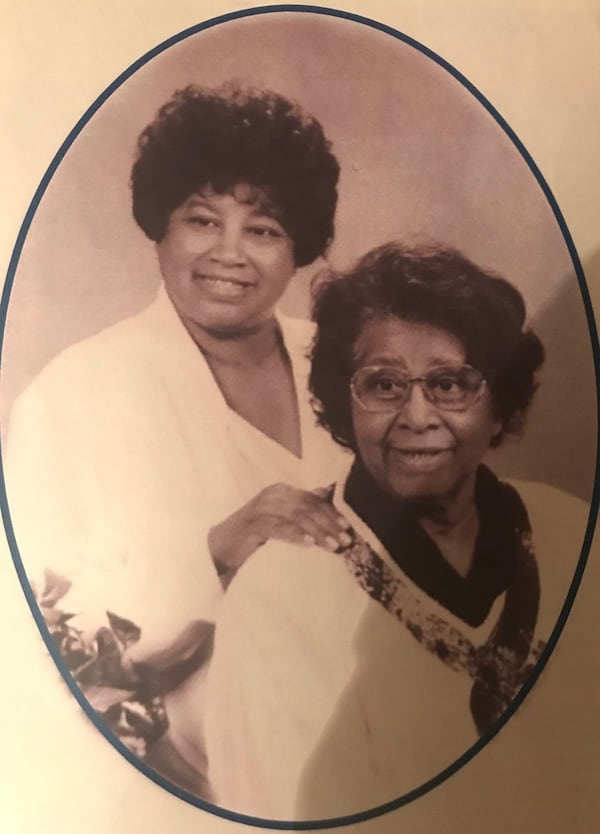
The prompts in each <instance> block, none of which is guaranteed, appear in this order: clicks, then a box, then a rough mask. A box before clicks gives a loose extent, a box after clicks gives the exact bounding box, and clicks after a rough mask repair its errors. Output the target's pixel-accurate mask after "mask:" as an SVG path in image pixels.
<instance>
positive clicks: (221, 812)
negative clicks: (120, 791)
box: [0, 4, 600, 831]
mask: <svg viewBox="0 0 600 834" xmlns="http://www.w3.org/2000/svg"><path fill="white" fill-rule="evenodd" d="M273 12H295V13H301V14H302V13H310V14H323V15H329V16H330V17H339V18H343V19H345V20H352V21H354V22H355V23H361V24H363V25H366V26H370V27H371V28H373V29H378V30H379V31H381V32H385V33H386V34H388V35H391V36H392V37H394V38H397V39H398V40H401V41H403V42H404V43H406V44H408V45H409V46H412V47H413V48H415V49H417V50H418V51H419V52H421V53H423V54H424V55H426V56H427V57H429V58H431V60H433V61H435V63H436V64H438V65H439V66H441V67H442V68H443V69H445V70H446V71H447V72H449V73H450V74H451V75H452V76H453V77H454V78H456V79H457V80H458V81H459V82H460V83H461V84H462V85H463V87H465V88H466V89H467V90H468V91H469V92H470V93H471V94H472V95H473V96H474V97H475V98H476V99H477V100H478V101H479V102H480V104H482V105H483V106H484V107H485V109H486V110H487V111H488V113H490V115H491V116H493V118H494V119H495V120H496V122H497V123H498V124H499V126H500V127H501V128H502V130H504V132H505V133H506V134H507V136H508V137H509V138H510V139H511V141H512V142H513V144H514V145H515V147H516V148H517V150H518V151H519V153H520V154H521V156H522V157H523V159H524V160H525V162H526V163H527V165H528V166H529V169H530V170H531V173H532V174H533V176H534V177H535V179H536V180H537V182H538V185H539V186H540V188H541V189H542V191H543V192H544V195H545V197H546V199H547V200H548V203H549V204H550V207H551V208H552V212H553V214H554V217H555V219H556V221H557V223H558V225H559V228H560V230H561V232H562V235H563V238H564V241H565V243H566V245H567V249H568V250H569V254H570V256H571V261H572V263H573V267H574V269H575V273H576V275H577V281H578V283H579V289H580V292H581V297H582V301H583V304H584V307H585V314H586V319H587V323H588V328H589V334H590V341H591V346H592V353H593V359H594V371H595V380H596V423H597V430H596V435H597V442H596V467H595V476H594V486H593V490H592V499H591V507H590V516H589V518H588V523H587V527H586V532H585V536H584V539H583V545H582V548H581V555H580V557H579V560H578V562H577V567H576V569H575V572H574V575H573V580H572V582H571V585H570V586H569V590H568V593H567V597H566V599H565V603H564V605H563V607H562V609H561V612H560V615H559V617H558V620H557V622H556V625H555V627H554V629H553V631H552V634H551V635H550V638H549V640H548V643H547V645H546V648H545V649H544V651H543V652H542V654H541V656H540V658H539V660H538V662H537V664H536V666H535V668H534V670H533V671H532V673H531V675H530V676H529V678H528V679H527V681H526V682H525V683H524V684H523V686H522V688H521V689H520V691H519V692H518V693H517V695H516V696H515V698H514V699H513V701H512V702H511V704H510V706H509V707H508V708H507V709H506V710H505V712H504V713H503V715H502V716H501V717H500V718H499V719H498V721H497V722H496V723H495V724H494V725H493V727H491V729H490V730H488V732H487V733H486V734H485V735H484V736H482V737H481V738H480V739H479V740H478V741H477V742H476V743H475V744H474V745H472V746H471V747H470V748H468V750H466V751H465V752H464V753H463V754H462V755H461V756H460V757H459V758H458V759H456V760H455V761H454V762H452V764H450V765H448V767H446V768H444V770H442V771H441V772H440V773H438V774H437V775H436V776H434V777H433V778H431V779H428V780H427V781H426V782H424V783H423V784H422V785H420V786H419V787H417V788H414V789H413V790H412V791H409V792H408V793H406V794H403V795H402V796H401V797H399V798H398V799H394V800H392V801H390V802H387V803H385V804H384V805H379V806H377V807H376V808H371V809H369V810H367V811H362V812H360V813H356V814H351V815H348V816H343V817H333V818H330V819H325V820H303V821H294V820H270V819H262V818H260V817H252V816H248V815H245V814H238V813H236V812H234V811H229V810H227V809H226V808H221V807H219V806H218V805H213V804H211V803H209V802H205V801H203V800H201V799H199V798H198V797H195V796H194V795H193V794H191V793H188V792H187V791H185V790H183V789H181V788H178V787H177V785H174V784H173V783H172V782H169V781H168V780H167V779H165V778H164V777H162V776H160V774H158V773H156V772H155V771H153V770H152V769H151V768H149V767H147V765H145V764H144V762H142V761H141V760H140V759H138V758H137V757H136V756H135V755H134V754H133V753H131V751H130V750H129V749H128V748H127V747H125V745H123V743H122V742H121V741H119V739H118V738H117V737H116V736H114V735H113V734H112V733H111V732H110V730H109V729H108V728H107V727H106V726H105V725H104V724H103V723H102V721H101V720H100V719H99V718H98V716H97V715H96V713H95V712H94V711H93V709H92V708H91V707H90V705H89V704H88V702H87V700H86V699H85V697H84V695H83V693H82V692H81V690H80V689H79V687H78V686H77V684H76V683H75V681H74V679H73V677H72V675H71V673H70V672H69V670H68V669H67V667H66V665H65V664H64V662H63V660H62V658H61V657H60V655H59V653H58V649H57V647H56V646H55V644H54V642H53V640H52V638H51V637H50V632H49V631H48V629H47V627H46V624H45V622H44V619H43V617H42V614H41V612H40V610H39V608H38V606H37V604H36V602H35V599H34V596H33V591H32V589H31V586H30V584H29V582H28V579H27V576H26V574H25V570H24V567H23V562H22V560H21V556H20V554H19V550H18V547H17V543H16V540H15V536H14V531H13V528H12V523H11V519H10V512H9V509H8V502H7V496H6V486H5V481H4V468H3V465H2V455H1V451H0V511H1V514H2V520H3V522H4V528H5V532H6V537H7V540H8V544H9V547H10V550H11V555H12V558H13V562H14V565H15V569H16V571H17V574H18V577H19V581H20V583H21V586H22V588H23V592H24V594H25V597H26V599H27V602H28V604H29V608H30V609H31V613H32V615H33V617H34V619H35V622H36V624H37V626H38V629H39V631H40V633H41V635H42V638H43V640H44V642H45V644H46V647H47V648H48V651H49V652H50V654H51V655H52V658H53V660H54V662H55V664H56V666H57V667H58V670H59V671H60V673H61V675H62V677H63V678H64V680H65V683H66V684H67V686H68V687H69V689H70V691H71V693H72V695H73V696H74V697H75V698H76V700H77V701H78V703H79V705H80V706H81V707H82V709H83V710H84V712H85V713H86V715H87V716H88V718H90V720H91V721H92V722H93V723H94V725H95V726H96V728H97V729H98V730H99V731H100V732H101V733H102V735H103V736H104V737H105V738H106V739H107V740H108V741H109V742H110V743H111V744H112V746H113V747H115V748H116V749H117V750H118V751H119V753H121V755H122V756H124V757H125V758H126V759H127V760H128V761H129V762H130V763H131V764H132V765H134V767H136V768H137V769H138V770H139V771H141V772H142V773H143V774H144V775H145V776H147V777H148V778H149V779H151V780H152V781H153V782H155V783H156V784H157V785H159V786H160V787H162V788H164V789H165V790H167V791H168V792H169V793H171V794H173V795H174V796H177V797H179V798H180V799H183V800H184V801H186V802H188V803H189V804H191V805H194V806H196V807H197V808H201V809H202V810H203V811H208V812H209V813H212V814H215V815H216V816H220V817H223V818H225V819H229V820H232V821H234V822H240V823H244V824H247V825H253V826H258V827H261V828H270V829H279V830H296V831H301V830H318V829H324V828H335V827H338V826H342V825H350V824H352V823H357V822H364V821H366V820H369V819H373V818H374V817H378V816H381V815H383V814H386V813H388V812H389V811H393V810H396V809H397V808H400V807H402V806H403V805H407V804H408V803H409V802H412V801H413V800H415V799H418V798H419V797H421V796H423V795H424V794H426V793H428V792H429V791H430V790H432V789H433V788H436V787H437V786H438V785H440V784H441V783H442V782H444V781H445V780H446V779H448V778H449V777H450V776H452V775H453V774H454V773H456V772H457V771H458V770H459V769H460V768H461V767H463V765H465V764H466V763H467V762H468V761H470V760H471V759H472V758H473V757H474V756H476V755H477V753H479V751H480V750H482V749H483V747H485V745H486V744H487V743H488V742H489V741H490V740H491V739H492V738H493V737H494V736H495V735H496V734H497V733H498V732H499V730H500V729H501V728H502V727H503V726H504V725H505V724H506V722H507V721H508V720H509V719H510V718H511V716H512V715H513V714H514V713H515V711H516V710H517V709H518V707H519V706H520V705H521V704H522V702H523V700H524V699H525V697H526V696H527V694H528V692H529V691H530V690H531V688H532V687H533V685H534V684H535V682H536V681H537V679H538V677H539V676H540V674H541V672H542V670H543V668H544V666H545V665H546V663H547V662H548V659H549V658H550V655H551V654H552V652H553V651H554V648H555V646H556V643H557V642H558V639H559V637H560V635H561V633H562V630H563V628H564V626H565V623H566V621H567V618H568V616H569V613H570V611H571V608H572V606H573V602H574V600H575V596H576V594H577V591H578V588H579V585H580V584H581V580H582V577H583V572H584V570H585V566H586V563H587V559H588V555H589V551H590V548H591V545H592V540H593V535H594V528H595V525H596V517H597V514H598V504H599V502H600V479H599V477H598V469H599V464H600V421H598V414H599V413H600V346H599V344H598V332H597V329H596V323H595V319H594V314H593V308H592V303H591V299H590V296H589V292H588V289H587V284H586V280H585V275H584V272H583V268H582V265H581V261H580V259H579V255H578V254H577V251H576V249H575V244H574V242H573V239H572V237H571V234H570V232H569V230H568V228H567V225H566V222H565V220H564V217H563V215H562V212H561V211H560V209H559V207H558V204H557V202H556V200H555V198H554V195H553V194H552V191H551V190H550V187H549V186H548V184H547V182H546V181H545V179H544V177H543V176H542V173H541V172H540V170H539V169H538V167H537V165H536V164H535V162H534V161H533V159H532V157H531V156H530V154H529V152H528V151H527V149H526V148H525V146H524V145H523V143H522V142H521V140H520V139H519V138H518V136H517V135H516V134H515V133H514V131H513V130H512V128H511V127H510V126H509V125H508V123H507V122H506V121H505V120H504V118H503V117H502V116H501V115H500V113H499V112H498V111H497V110H496V109H495V108H494V106H493V105H492V104H491V103H490V102H489V101H488V99H487V98H486V97H485V96H484V95H483V94H482V93H481V92H480V91H479V90H478V89H477V88H476V87H475V86H474V85H473V84H472V83H471V82H470V81H469V80H468V79H467V78H465V76H464V75H462V73H460V72H459V71H458V70H457V69H455V68H454V67H453V66H452V65H451V64H449V63H448V62H447V61H446V60H444V58H442V57H440V56H439V55H438V54H437V53H435V52H433V50H431V49H429V48H428V47H426V46H424V45H423V44H421V43H419V41H417V40H415V39H414V38H412V37H410V36H409V35H405V34H404V33H402V32H399V31H398V30H397V29H394V28H392V27H391V26H387V25H386V24H384V23H380V22H378V21H375V20H372V19H370V18H368V17H364V16H362V15H358V14H354V13H352V12H345V11H341V10H339V9H328V8H326V7H323V6H309V5H290V4H275V5H268V6H256V7H254V8H251V9H245V10H241V11H236V12H229V13H227V14H223V15H219V16H217V17H214V18H211V19H210V20H207V21H204V22H202V23H198V24H196V25H194V26H190V27H188V28H186V29H184V30H182V31H181V32H179V33H178V34H176V35H173V36H171V37H170V38H167V39H166V40H164V41H163V42H162V43H160V44H158V46H156V47H154V48H153V49H150V50H149V51H148V52H146V53H145V54H144V55H142V57H141V58H138V59H137V61H134V62H133V63H132V64H131V65H130V66H129V67H128V69H126V70H125V71H124V72H122V73H121V74H120V75H119V76H118V77H117V78H116V79H115V80H114V81H113V82H112V83H111V84H109V85H108V87H107V88H106V89H105V90H104V92H102V93H101V94H100V95H99V96H98V97H97V98H96V100H95V101H94V102H93V104H92V105H90V107H89V108H88V109H87V110H86V111H85V113H84V114H83V116H82V117H81V118H80V119H79V121H78V122H77V123H76V124H75V126H74V127H73V129H72V130H71V131H70V132H69V134H68V135H67V138H66V139H65V140H64V142H63V143H62V145H61V146H60V148H59V150H58V151H57V153H56V155H55V156H54V158H53V160H52V162H51V163H50V165H49V166H48V169H47V170H46V172H45V174H44V176H43V177H42V180H41V182H40V184H39V186H38V188H37V190H36V192H35V194H34V196H33V199H32V201H31V204H30V205H29V208H28V209H27V212H26V214H25V218H24V220H23V223H22V225H21V228H20V230H19V233H18V236H17V241H16V243H15V247H14V249H13V253H12V256H11V259H10V262H9V267H8V272H7V277H6V282H5V285H4V289H3V292H2V298H1V299H0V359H1V356H2V347H3V343H4V329H5V325H6V316H7V312H8V303H9V299H10V293H11V289H12V285H13V282H14V277H15V272H16V268H17V264H18V262H19V257H20V255H21V251H22V249H23V245H24V243H25V239H26V237H27V232H28V229H29V226H30V225H31V222H32V220H33V217H34V215H35V212H36V209H37V207H38V204H39V202H40V200H41V199H42V197H43V195H44V192H45V190H46V188H47V186H48V183H49V182H50V180H51V178H52V176H53V175H54V172H55V171H56V169H57V167H58V166H59V164H60V163H61V161H62V159H63V157H64V156H65V154H66V152H67V151H68V149H69V147H70V146H71V144H72V143H73V141H74V139H75V138H76V137H77V135H78V134H79V132H80V131H81V130H82V128H83V127H84V126H85V125H86V124H87V122H88V121H89V120H90V119H91V117H92V116H93V115H94V113H95V112H96V111H97V110H98V109H99V108H100V106H101V105H102V104H103V103H104V102H105V101H106V99H107V98H108V97H109V96H110V95H112V93H113V92H114V91H115V90H116V89H118V87H120V86H121V84H123V82H124V81H126V80H127V79H128V78H129V77H130V76H131V75H133V74H134V73H135V72H136V71H137V70H138V69H139V68H140V67H142V66H144V64H146V63H148V62H149V61H151V60H152V59H153V58H155V57H156V56H157V55H159V54H160V53H161V52H164V51H165V50H167V49H169V48H170V47H171V46H173V45H174V44H176V43H179V42H180V41H182V40H185V39H186V38H188V37H190V36H191V35H194V34H197V33H198V32H201V31H203V30H204V29H211V28H212V27H213V26H218V25H220V24H221V23H226V22H228V21H230V20H237V19H240V18H244V17H254V16H256V15H262V14H271V13H273ZM0 364H1V362H0Z"/></svg>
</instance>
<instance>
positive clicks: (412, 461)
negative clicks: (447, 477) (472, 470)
mask: <svg viewBox="0 0 600 834" xmlns="http://www.w3.org/2000/svg"><path fill="white" fill-rule="evenodd" d="M386 454H387V456H388V458H389V465H391V466H399V467H403V468H404V469H405V470H406V471H407V472H410V471H413V472H434V471H435V470H436V469H438V468H440V467H442V466H445V465H447V464H448V463H449V462H450V460H451V459H452V454H453V449H452V448H446V449H441V448H440V449H428V448H397V447H394V446H389V447H388V448H387V452H386Z"/></svg>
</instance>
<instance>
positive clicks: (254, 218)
mask: <svg viewBox="0 0 600 834" xmlns="http://www.w3.org/2000/svg"><path fill="white" fill-rule="evenodd" d="M275 214H276V212H275V210H274V209H271V208H270V207H269V206H268V205H267V203H266V200H265V198H264V195H261V193H260V192H258V191H257V190H256V189H254V190H252V189H250V188H249V187H248V186H244V185H243V184H239V185H238V186H236V187H235V188H234V189H233V191H232V193H229V192H227V193H225V194H218V193H215V192H214V191H212V190H210V189H208V188H207V189H204V190H203V191H202V192H201V193H198V194H193V195H192V196H191V197H189V198H188V199H187V200H186V201H185V202H184V203H183V205H181V206H179V208H177V209H175V211H173V212H172V214H171V216H170V218H169V222H168V225H167V231H166V234H165V236H164V237H163V239H162V240H161V241H160V242H159V243H158V244H157V252H158V258H159V262H160V268H161V272H162V275H163V280H164V282H165V288H166V290H167V293H168V294H169V297H170V298H171V301H172V302H173V305H174V307H175V309H176V310H177V312H178V313H179V316H180V318H181V320H182V321H183V323H184V324H185V326H186V328H187V329H188V331H189V332H190V334H191V336H192V338H196V339H197V338H198V337H199V336H200V331H203V330H204V331H210V332H212V333H216V332H221V333H223V334H235V333H238V332H243V331H247V330H248V329H254V328H256V327H259V326H261V325H262V324H263V323H265V322H267V321H269V320H270V319H272V317H273V310H274V307H275V305H276V304H277V302H278V301H279V299H280V298H281V296H282V295H283V293H284V292H285V290H286V288H287V285H288V283H289V281H290V279H291V277H292V275H293V274H294V272H295V269H296V264H295V261H294V245H293V243H292V240H291V238H290V237H289V235H288V234H287V232H286V231H285V229H284V228H283V226H282V225H281V223H280V222H279V220H278V219H277V218H276V217H275Z"/></svg>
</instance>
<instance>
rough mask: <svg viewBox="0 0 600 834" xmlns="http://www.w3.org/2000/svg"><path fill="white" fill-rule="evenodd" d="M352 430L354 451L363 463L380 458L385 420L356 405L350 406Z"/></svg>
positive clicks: (384, 432)
mask: <svg viewBox="0 0 600 834" xmlns="http://www.w3.org/2000/svg"><path fill="white" fill-rule="evenodd" d="M352 430H353V432H354V442H355V446H356V451H357V452H358V454H359V455H360V457H361V458H362V460H363V461H364V462H365V463H368V462H369V461H370V460H373V461H375V460H379V459H381V458H382V454H383V452H382V442H383V440H384V437H385V434H386V425H385V421H384V420H383V419H382V418H381V417H378V416H376V415H374V414H368V413H367V412H365V411H363V410H362V409H359V408H357V407H354V406H353V408H352Z"/></svg>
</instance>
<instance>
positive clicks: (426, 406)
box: [395, 382, 440, 431]
mask: <svg viewBox="0 0 600 834" xmlns="http://www.w3.org/2000/svg"><path fill="white" fill-rule="evenodd" d="M395 422H396V425H398V426H399V427H402V428H407V429H410V430H411V431H425V430H426V429H428V428H432V427H435V426H438V425H439V423H440V417H439V413H438V411H437V409H436V407H435V406H434V405H433V403H431V402H430V401H429V400H428V399H427V397H426V396H425V393H424V391H423V388H422V387H421V385H419V383H418V382H413V383H412V385H411V386H410V390H409V392H408V397H407V398H406V401H405V402H404V404H403V405H402V408H401V409H400V411H399V412H398V414H397V416H396V421H395Z"/></svg>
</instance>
